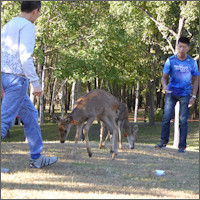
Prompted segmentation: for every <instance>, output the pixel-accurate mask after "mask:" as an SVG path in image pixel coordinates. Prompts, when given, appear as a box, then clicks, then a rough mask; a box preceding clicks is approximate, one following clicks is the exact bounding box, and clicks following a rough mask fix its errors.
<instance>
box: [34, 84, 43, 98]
mask: <svg viewBox="0 0 200 200" xmlns="http://www.w3.org/2000/svg"><path fill="white" fill-rule="evenodd" d="M33 95H35V96H38V97H40V96H42V88H41V86H40V85H39V86H37V87H34V88H33Z"/></svg>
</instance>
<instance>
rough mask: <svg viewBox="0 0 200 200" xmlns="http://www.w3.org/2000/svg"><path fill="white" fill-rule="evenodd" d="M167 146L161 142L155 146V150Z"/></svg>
mask: <svg viewBox="0 0 200 200" xmlns="http://www.w3.org/2000/svg"><path fill="white" fill-rule="evenodd" d="M166 146H167V143H165V142H164V141H162V140H161V141H160V142H159V143H158V144H156V145H155V148H157V149H161V148H163V147H166Z"/></svg>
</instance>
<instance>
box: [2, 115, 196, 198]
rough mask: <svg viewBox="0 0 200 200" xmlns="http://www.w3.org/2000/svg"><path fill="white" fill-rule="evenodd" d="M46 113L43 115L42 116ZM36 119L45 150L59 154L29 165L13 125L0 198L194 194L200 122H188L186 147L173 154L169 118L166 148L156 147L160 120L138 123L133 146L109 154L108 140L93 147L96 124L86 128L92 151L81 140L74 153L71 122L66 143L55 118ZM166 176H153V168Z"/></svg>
mask: <svg viewBox="0 0 200 200" xmlns="http://www.w3.org/2000/svg"><path fill="white" fill-rule="evenodd" d="M46 117H47V116H46ZM46 120H47V121H48V123H47V121H45V124H44V125H41V130H42V136H43V139H44V153H45V154H46V155H56V156H58V158H59V160H58V162H57V163H56V164H54V165H52V166H48V167H45V168H43V169H39V170H38V169H30V168H29V167H28V160H29V155H28V151H29V149H28V145H27V143H26V142H23V126H14V127H13V128H12V130H11V132H10V135H11V138H7V139H5V140H3V142H2V156H1V157H2V165H3V167H8V168H10V169H11V173H9V174H2V176H1V198H2V199H199V159H198V158H199V157H198V156H199V123H198V122H189V126H188V127H189V131H188V139H187V143H188V148H187V152H186V153H185V154H178V153H177V149H175V148H173V146H172V145H173V123H172V126H171V136H170V142H169V145H168V146H167V148H165V149H161V150H157V149H155V148H154V145H155V144H156V143H157V142H158V141H159V138H160V130H161V126H160V123H158V124H156V125H155V126H152V127H151V126H148V125H145V124H144V123H139V124H138V125H139V131H138V142H137V143H136V145H135V149H134V150H131V149H129V148H128V144H127V141H126V138H123V149H122V150H119V153H118V156H117V158H116V159H115V160H111V155H110V153H109V149H108V147H109V143H108V144H107V148H105V149H102V150H100V149H98V144H99V127H100V126H99V124H98V123H96V124H93V126H92V127H91V130H90V132H89V138H90V145H91V149H92V152H93V156H92V157H91V158H89V157H88V155H87V151H86V148H85V142H82V141H80V142H79V143H78V148H77V156H76V158H75V159H72V158H71V157H70V153H71V150H72V149H73V145H74V131H75V129H74V128H72V130H71V133H70V135H69V137H68V140H67V141H66V143H65V144H60V143H59V136H58V130H57V124H56V123H54V122H53V121H51V120H50V119H49V120H48V119H47V118H46ZM156 169H162V170H165V172H166V175H165V176H161V177H158V176H155V170H156Z"/></svg>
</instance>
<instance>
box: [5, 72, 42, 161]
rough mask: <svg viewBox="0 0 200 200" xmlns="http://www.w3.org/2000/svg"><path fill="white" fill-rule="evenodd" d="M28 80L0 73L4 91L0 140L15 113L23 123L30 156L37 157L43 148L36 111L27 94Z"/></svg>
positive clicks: (10, 125)
mask: <svg viewBox="0 0 200 200" xmlns="http://www.w3.org/2000/svg"><path fill="white" fill-rule="evenodd" d="M28 85H29V83H28V80H26V79H24V78H22V77H19V76H15V75H12V74H5V73H1V86H2V87H3V90H4V92H5V96H4V98H3V101H2V104H1V140H2V139H3V138H4V137H5V136H6V133H7V131H8V130H9V129H10V128H11V127H12V126H13V122H14V120H15V118H16V116H17V115H19V116H20V119H21V120H22V122H23V124H24V132H25V135H26V137H27V140H28V145H29V149H30V152H29V153H30V154H31V158H37V157H39V156H40V153H41V152H42V150H43V141H42V137H41V131H40V126H39V124H38V111H37V110H36V108H35V106H34V105H33V104H32V102H31V100H30V98H29V96H28Z"/></svg>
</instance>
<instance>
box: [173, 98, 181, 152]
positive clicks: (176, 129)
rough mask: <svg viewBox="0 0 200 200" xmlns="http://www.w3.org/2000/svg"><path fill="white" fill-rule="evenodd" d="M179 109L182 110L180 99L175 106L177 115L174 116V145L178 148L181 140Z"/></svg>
mask: <svg viewBox="0 0 200 200" xmlns="http://www.w3.org/2000/svg"><path fill="white" fill-rule="evenodd" d="M179 111H180V102H179V101H178V102H177V103H176V106H175V117H174V144H173V147H175V148H178V145H179V140H180V130H179Z"/></svg>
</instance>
